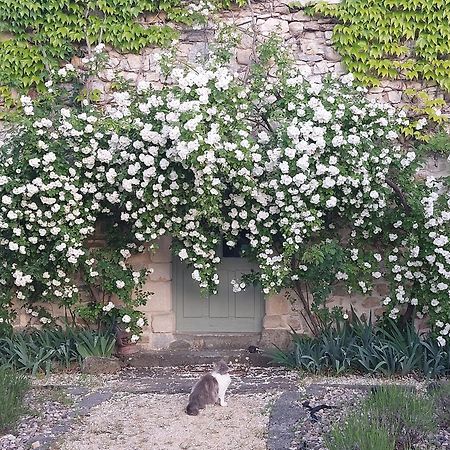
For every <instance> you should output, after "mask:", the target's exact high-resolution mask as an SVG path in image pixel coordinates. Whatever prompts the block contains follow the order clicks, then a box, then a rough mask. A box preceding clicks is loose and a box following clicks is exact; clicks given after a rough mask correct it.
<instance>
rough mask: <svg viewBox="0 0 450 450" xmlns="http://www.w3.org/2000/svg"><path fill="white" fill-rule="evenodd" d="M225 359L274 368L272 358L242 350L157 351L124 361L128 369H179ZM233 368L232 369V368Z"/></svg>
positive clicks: (231, 362) (136, 355)
mask: <svg viewBox="0 0 450 450" xmlns="http://www.w3.org/2000/svg"><path fill="white" fill-rule="evenodd" d="M220 359H224V360H225V361H226V362H227V363H229V364H231V366H233V364H241V365H242V364H245V365H249V366H253V367H270V366H273V365H274V364H272V362H271V358H270V357H269V356H267V355H266V354H264V353H250V352H249V351H248V350H247V349H241V350H236V349H234V350H229V349H222V350H155V351H145V352H141V353H135V354H133V355H131V356H129V357H127V358H126V359H125V360H124V363H125V364H126V365H127V366H128V367H134V368H149V367H179V366H198V365H210V366H212V365H213V364H214V363H216V362H217V361H219V360H220ZM231 368H232V367H231Z"/></svg>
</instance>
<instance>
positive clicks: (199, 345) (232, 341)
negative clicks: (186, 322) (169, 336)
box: [169, 332, 261, 350]
mask: <svg viewBox="0 0 450 450" xmlns="http://www.w3.org/2000/svg"><path fill="white" fill-rule="evenodd" d="M173 337H174V338H175V341H174V342H172V343H171V344H170V346H169V349H170V350H189V349H192V350H207V349H209V350H228V349H234V350H239V349H247V348H248V347H249V346H250V345H254V346H258V344H259V342H260V340H261V333H213V334H211V333H195V332H192V333H191V332H178V333H176V334H174V336H173Z"/></svg>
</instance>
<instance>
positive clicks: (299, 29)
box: [289, 22, 303, 36]
mask: <svg viewBox="0 0 450 450" xmlns="http://www.w3.org/2000/svg"><path fill="white" fill-rule="evenodd" d="M289 31H290V32H291V34H292V35H293V36H299V35H301V34H302V33H303V22H291V23H290V24H289Z"/></svg>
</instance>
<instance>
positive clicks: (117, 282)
mask: <svg viewBox="0 0 450 450" xmlns="http://www.w3.org/2000/svg"><path fill="white" fill-rule="evenodd" d="M116 286H117V287H118V288H119V289H122V288H123V287H124V286H125V283H124V282H123V281H122V280H117V281H116Z"/></svg>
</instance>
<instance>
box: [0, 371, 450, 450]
mask: <svg viewBox="0 0 450 450" xmlns="http://www.w3.org/2000/svg"><path fill="white" fill-rule="evenodd" d="M210 369H211V368H210V367H209V366H201V365H198V366H183V367H178V368H170V367H164V368H158V367H153V368H150V369H126V370H123V371H121V372H120V373H118V374H114V375H102V376H86V375H80V374H73V373H72V374H59V375H52V376H50V377H47V378H43V379H34V380H33V389H32V390H31V391H30V393H29V394H28V395H27V399H26V400H27V401H26V408H27V413H26V415H25V416H24V417H23V418H22V419H21V420H20V421H19V423H18V425H17V426H16V428H15V429H14V430H12V431H11V432H10V434H8V435H6V436H0V450H29V449H40V450H183V449H185V450H214V449H220V450H266V449H270V450H325V446H324V442H323V436H324V434H325V433H326V432H327V431H328V430H329V429H330V427H331V426H332V425H333V424H335V423H336V421H338V420H340V419H341V418H343V417H344V415H345V414H346V413H348V412H349V411H350V410H352V409H353V408H354V407H355V405H356V404H357V403H358V402H359V401H360V400H361V398H362V397H364V395H366V394H367V392H368V389H369V388H370V386H373V385H378V384H392V383H395V384H402V385H407V386H411V387H415V388H416V389H418V390H420V391H425V390H426V388H427V386H428V382H426V381H424V380H417V379H414V378H412V377H403V378H395V379H383V378H374V377H361V376H345V377H336V378H333V377H319V376H317V377H314V376H309V377H305V378H301V377H300V376H299V374H298V373H296V372H292V371H286V370H285V369H282V368H258V367H248V366H246V365H242V366H239V365H235V366H233V370H232V374H231V376H232V383H231V385H230V389H229V393H228V394H227V398H228V403H229V406H228V407H225V408H222V407H218V406H217V407H209V408H207V410H205V411H202V413H201V414H200V415H199V416H197V417H191V416H187V415H186V414H185V413H184V408H185V406H186V402H187V398H188V394H189V391H190V389H191V387H192V385H193V383H194V382H195V381H196V380H197V379H198V378H199V377H200V376H201V375H202V374H204V373H205V372H207V371H209V370H210ZM278 399H279V400H278ZM306 400H307V401H309V402H310V406H311V407H314V406H316V405H320V404H323V403H325V404H327V405H330V406H332V407H333V408H332V409H324V410H322V411H320V412H319V413H318V414H317V416H318V420H317V421H314V420H311V417H310V414H309V411H308V409H307V408H305V407H304V406H303V402H304V401H306ZM271 411H273V415H272V417H270V420H269V416H270V413H271ZM444 428H445V427H444ZM268 436H269V439H268ZM55 438H56V439H57V440H55ZM424 445H425V447H423V446H422V447H417V449H416V450H418V449H419V448H420V450H425V449H426V450H434V449H444V450H445V449H449V450H450V434H449V431H448V430H446V429H443V428H442V427H441V429H440V430H439V432H438V433H437V434H436V435H435V436H434V437H432V438H431V439H430V440H429V441H428V442H427V443H426V444H424Z"/></svg>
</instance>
